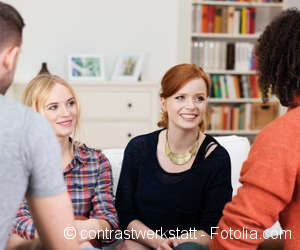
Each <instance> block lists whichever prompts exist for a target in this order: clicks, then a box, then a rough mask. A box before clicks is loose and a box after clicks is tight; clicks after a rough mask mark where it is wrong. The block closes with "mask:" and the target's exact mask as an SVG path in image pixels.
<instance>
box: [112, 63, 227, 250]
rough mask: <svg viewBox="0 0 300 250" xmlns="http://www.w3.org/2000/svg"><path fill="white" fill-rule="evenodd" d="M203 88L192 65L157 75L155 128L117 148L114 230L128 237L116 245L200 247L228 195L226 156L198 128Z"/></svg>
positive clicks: (206, 84)
mask: <svg viewBox="0 0 300 250" xmlns="http://www.w3.org/2000/svg"><path fill="white" fill-rule="evenodd" d="M209 91H210V80H209V78H208V76H207V75H206V73H205V72H204V71H203V70H202V68H200V67H198V66H196V65H193V64H180V65H176V66H174V67H172V68H171V69H169V70H168V71H167V72H166V74H165V75H164V77H163V79H162V82H161V94H160V97H161V108H162V119H161V120H160V122H159V123H158V125H159V126H160V127H161V128H162V129H161V130H157V131H154V132H152V133H149V134H146V135H141V136H137V137H135V138H133V139H132V140H131V141H130V142H129V143H128V145H127V147H126V149H125V153H124V159H123V164H122V170H121V175H120V180H119V184H118V188H117V195H116V208H117V212H118V215H119V219H120V227H121V229H123V230H125V231H124V232H128V231H129V232H133V235H132V237H131V238H130V240H125V241H123V242H122V243H120V244H119V245H118V246H117V248H116V249H122V250H126V249H130V250H134V249H137V250H142V249H159V250H163V249H164V250H168V249H172V248H173V247H176V246H177V245H178V244H180V243H183V242H190V241H194V242H197V243H202V244H204V245H208V242H209V240H210V232H211V228H212V227H214V226H216V225H217V223H218V221H219V219H220V217H221V216H222V210H223V207H224V205H225V204H226V203H227V202H228V201H230V200H231V196H232V187H231V163H230V157H229V154H228V153H227V151H226V150H225V149H224V148H223V147H222V146H221V145H220V144H219V143H218V142H217V141H216V140H215V139H214V138H213V137H211V136H209V135H207V134H205V133H204V130H205V123H206V121H207V120H206V112H207V99H208V96H209ZM127 230H128V231H127ZM136 234H137V235H139V237H138V236H137V235H136ZM187 244H189V246H188V247H189V248H188V249H192V247H194V246H195V244H194V243H187ZM185 246H186V245H185ZM196 247H197V248H194V249H199V247H198V246H197V245H196ZM181 249H182V248H181Z"/></svg>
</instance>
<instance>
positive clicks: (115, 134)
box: [79, 121, 152, 149]
mask: <svg viewBox="0 0 300 250" xmlns="http://www.w3.org/2000/svg"><path fill="white" fill-rule="evenodd" d="M80 127H81V128H80V134H79V139H80V141H82V142H84V143H86V144H87V145H88V146H91V147H95V148H100V149H106V148H123V147H125V146H126V145H127V143H128V142H129V140H130V139H132V138H133V137H135V136H137V135H141V134H145V133H149V132H151V131H152V124H151V122H104V121H83V122H82V123H81V125H80Z"/></svg>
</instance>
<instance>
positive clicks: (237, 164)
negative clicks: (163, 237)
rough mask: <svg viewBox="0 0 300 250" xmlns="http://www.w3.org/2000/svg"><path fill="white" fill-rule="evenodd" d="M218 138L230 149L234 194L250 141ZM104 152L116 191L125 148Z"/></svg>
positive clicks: (217, 138)
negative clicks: (110, 168)
mask: <svg viewBox="0 0 300 250" xmlns="http://www.w3.org/2000/svg"><path fill="white" fill-rule="evenodd" d="M215 138H216V140H217V141H218V142H219V143H220V144H221V145H222V146H223V147H224V148H225V149H226V150H227V151H228V153H229V155H230V159H231V178H232V187H233V195H235V194H236V193H237V189H238V188H239V187H240V185H241V184H240V182H239V176H240V170H241V167H242V164H243V162H244V161H245V160H246V158H247V156H248V153H249V150H250V143H249V141H248V139H247V138H246V137H241V136H219V137H215ZM103 152H104V154H105V155H106V156H107V158H108V159H109V161H110V163H111V166H112V171H113V178H114V193H115V192H116V188H117V184H118V181H119V175H120V171H121V165H122V159H123V154H124V149H121V148H120V149H106V150H103ZM280 229H281V228H280V225H279V223H275V224H274V226H273V227H272V228H271V229H268V230H269V231H270V233H271V232H273V231H274V230H275V231H278V230H280ZM114 245H115V244H113V245H111V246H109V247H105V248H104V249H114Z"/></svg>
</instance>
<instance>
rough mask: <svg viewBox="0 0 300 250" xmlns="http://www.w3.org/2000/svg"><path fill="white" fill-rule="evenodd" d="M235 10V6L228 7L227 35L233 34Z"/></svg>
mask: <svg viewBox="0 0 300 250" xmlns="http://www.w3.org/2000/svg"><path fill="white" fill-rule="evenodd" d="M234 10H235V8H234V7H233V6H229V7H228V11H227V15H228V17H227V33H230V34H232V33H233V26H234V20H233V19H234Z"/></svg>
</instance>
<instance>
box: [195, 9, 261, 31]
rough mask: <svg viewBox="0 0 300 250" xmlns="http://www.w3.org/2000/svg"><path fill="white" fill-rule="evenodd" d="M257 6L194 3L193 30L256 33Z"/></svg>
mask: <svg viewBox="0 0 300 250" xmlns="http://www.w3.org/2000/svg"><path fill="white" fill-rule="evenodd" d="M255 18H256V8H253V7H250V8H248V7H234V6H213V5H200V4H198V5H193V14H192V31H193V32H196V33H198V32H200V33H201V32H202V33H229V34H254V33H255V26H256V19H255Z"/></svg>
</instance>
